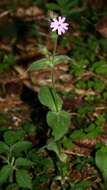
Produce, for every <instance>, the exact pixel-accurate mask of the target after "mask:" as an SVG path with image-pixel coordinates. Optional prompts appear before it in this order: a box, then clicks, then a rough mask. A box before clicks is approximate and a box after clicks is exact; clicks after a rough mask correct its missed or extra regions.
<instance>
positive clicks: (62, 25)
mask: <svg viewBox="0 0 107 190" xmlns="http://www.w3.org/2000/svg"><path fill="white" fill-rule="evenodd" d="M65 19H66V18H65V17H61V16H59V17H58V19H56V18H54V19H53V21H52V22H51V25H50V28H52V31H58V35H61V34H63V33H65V32H66V30H68V25H69V24H68V23H66V22H64V21H65Z"/></svg>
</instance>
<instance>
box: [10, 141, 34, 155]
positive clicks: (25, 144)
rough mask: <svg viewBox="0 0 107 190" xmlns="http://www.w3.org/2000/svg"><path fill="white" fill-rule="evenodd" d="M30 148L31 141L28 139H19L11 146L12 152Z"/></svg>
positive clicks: (24, 150)
mask: <svg viewBox="0 0 107 190" xmlns="http://www.w3.org/2000/svg"><path fill="white" fill-rule="evenodd" d="M31 148H32V143H31V142H28V141H20V142H17V143H16V144H14V145H13V146H12V151H13V152H16V153H17V152H26V151H27V150H29V149H31Z"/></svg>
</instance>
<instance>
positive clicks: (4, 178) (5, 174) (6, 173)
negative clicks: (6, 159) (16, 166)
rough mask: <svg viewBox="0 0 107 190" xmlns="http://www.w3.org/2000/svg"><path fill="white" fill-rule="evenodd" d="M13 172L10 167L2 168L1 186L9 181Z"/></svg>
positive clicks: (0, 172)
mask: <svg viewBox="0 0 107 190" xmlns="http://www.w3.org/2000/svg"><path fill="white" fill-rule="evenodd" d="M11 171H12V168H11V166H9V165H5V166H3V167H2V168H1V170H0V184H3V183H5V182H7V179H8V178H9V176H10V173H11Z"/></svg>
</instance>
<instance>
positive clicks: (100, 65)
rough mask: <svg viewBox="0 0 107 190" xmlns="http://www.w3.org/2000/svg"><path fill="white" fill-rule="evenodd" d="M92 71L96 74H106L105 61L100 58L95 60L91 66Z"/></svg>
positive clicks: (106, 62)
mask: <svg viewBox="0 0 107 190" xmlns="http://www.w3.org/2000/svg"><path fill="white" fill-rule="evenodd" d="M92 69H93V71H95V72H96V73H97V74H101V75H107V61H105V60H101V61H97V62H95V63H94V64H93V66H92Z"/></svg>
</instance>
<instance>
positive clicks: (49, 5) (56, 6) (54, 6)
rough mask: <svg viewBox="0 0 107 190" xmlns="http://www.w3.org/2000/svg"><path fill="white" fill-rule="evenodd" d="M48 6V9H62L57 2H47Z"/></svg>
mask: <svg viewBox="0 0 107 190" xmlns="http://www.w3.org/2000/svg"><path fill="white" fill-rule="evenodd" d="M46 7H47V8H48V9H50V10H54V11H56V10H59V9H60V8H59V6H58V5H57V4H55V3H47V5H46Z"/></svg>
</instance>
